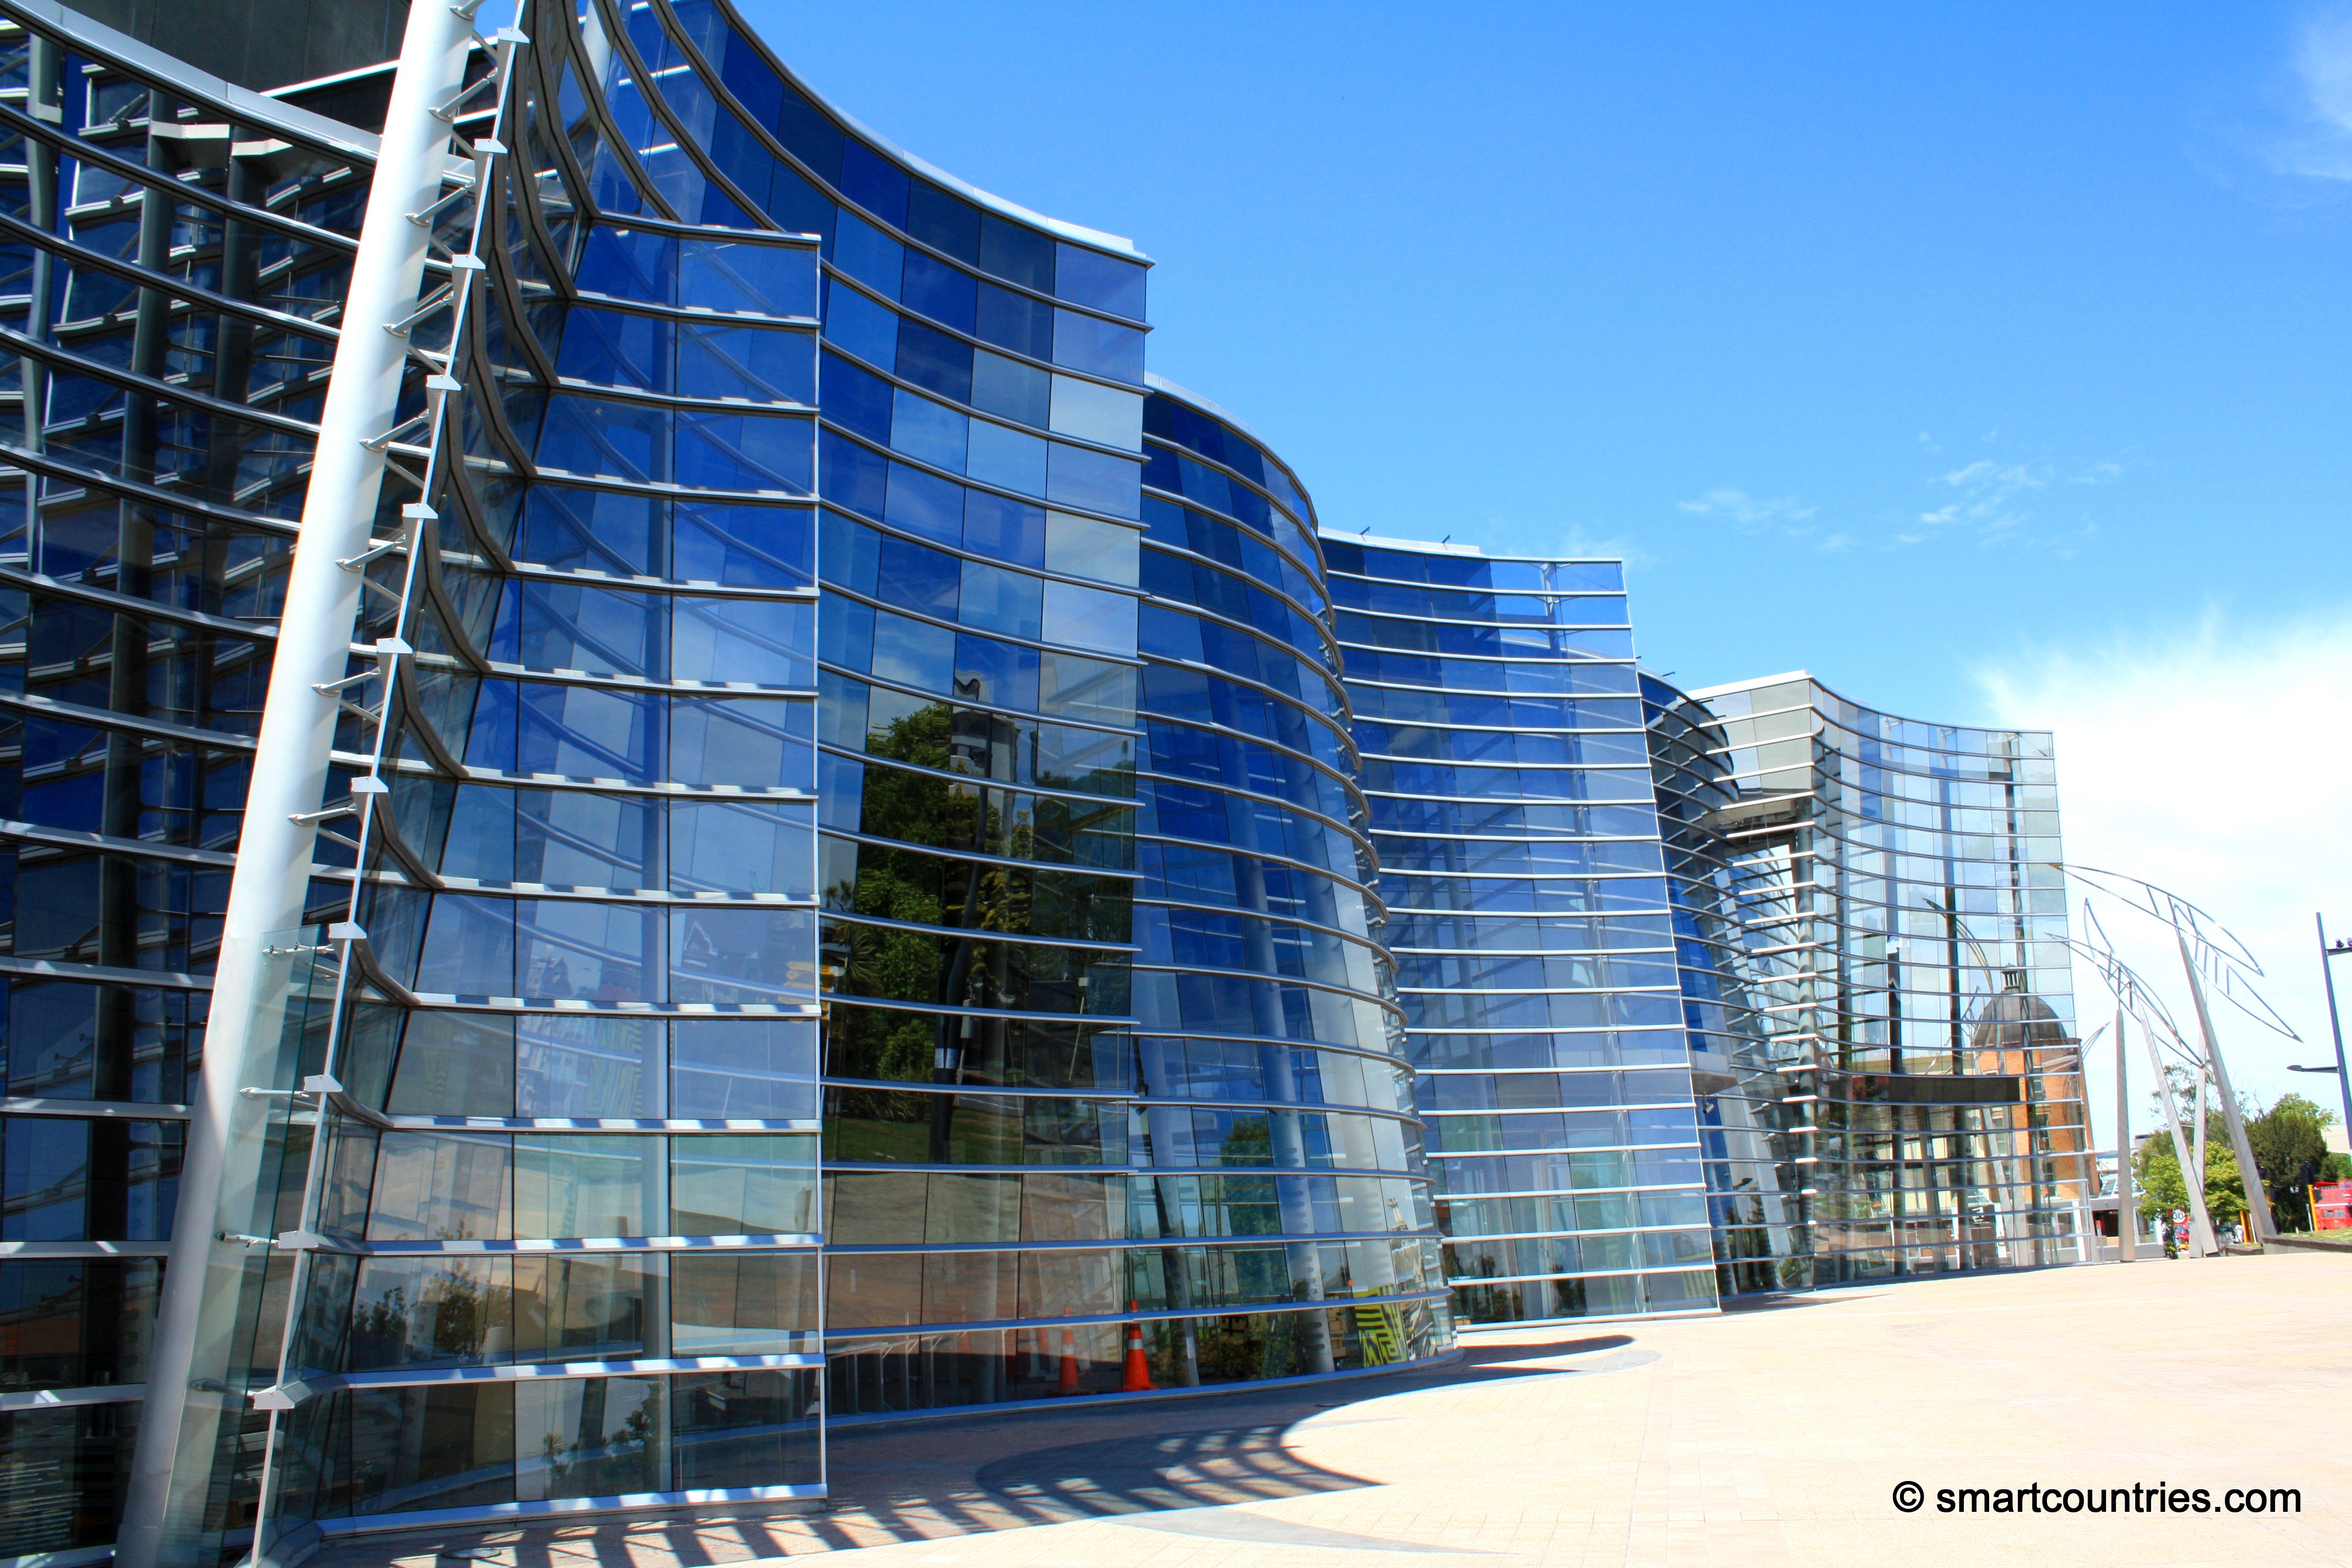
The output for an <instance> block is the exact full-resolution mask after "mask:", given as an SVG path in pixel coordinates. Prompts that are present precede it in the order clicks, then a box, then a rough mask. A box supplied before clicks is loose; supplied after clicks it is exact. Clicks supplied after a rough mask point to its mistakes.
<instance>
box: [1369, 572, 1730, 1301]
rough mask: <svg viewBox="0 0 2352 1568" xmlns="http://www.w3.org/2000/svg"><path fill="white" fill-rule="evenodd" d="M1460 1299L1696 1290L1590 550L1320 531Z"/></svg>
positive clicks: (1644, 762) (1621, 728) (1682, 1096)
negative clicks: (1508, 554)
mask: <svg viewBox="0 0 2352 1568" xmlns="http://www.w3.org/2000/svg"><path fill="white" fill-rule="evenodd" d="M1323 547H1324V552H1325V554H1326V557H1327V558H1328V561H1329V563H1330V568H1331V577H1330V582H1331V592H1332V597H1333V599H1334V600H1335V601H1336V603H1337V605H1338V606H1339V639H1340V641H1341V643H1342V644H1343V645H1344V647H1345V649H1346V658H1347V677H1348V682H1347V683H1348V689H1349V697H1350V699H1351V700H1352V702H1353V704H1354V711H1355V725H1354V735H1355V741H1356V744H1357V747H1358V749H1359V750H1360V752H1361V753H1362V759H1363V760H1362V782H1363V788H1364V793H1365V795H1366V797H1367V799H1368V801H1369V803H1370V811H1371V828H1372V838H1373V842H1374V844H1375V845H1376V846H1377V847H1378V850H1379V856H1380V883H1379V889H1380V896H1381V899H1382V900H1383V901H1384V902H1385V903H1386V904H1387V906H1388V910H1389V923H1388V931H1387V940H1388V945H1389V947H1390V948H1391V951H1392V952H1393V953H1394V954H1395V963H1396V967H1397V990H1398V995H1399V998H1400V1000H1401V1001H1402V1005H1403V1008H1404V1022H1405V1027H1406V1030H1407V1036H1406V1038H1407V1042H1408V1054H1409V1056H1410V1058H1411V1059H1412V1064H1413V1067H1414V1068H1415V1069H1416V1072H1417V1073H1418V1074H1419V1077H1418V1079H1417V1096H1418V1100H1419V1103H1420V1106H1421V1110H1422V1113H1423V1117H1424V1118H1425V1120H1426V1122H1427V1129H1428V1132H1427V1136H1428V1141H1429V1161H1430V1167H1431V1173H1432V1176H1433V1184H1434V1186H1435V1190H1436V1193H1437V1210H1438V1217H1439V1223H1440V1226H1441V1227H1442V1228H1443V1229H1444V1234H1445V1236H1446V1237H1447V1240H1446V1244H1445V1252H1446V1259H1447V1261H1446V1271H1447V1276H1448V1279H1449V1281H1450V1283H1451V1285H1452V1287H1453V1289H1454V1300H1455V1310H1456V1312H1457V1314H1458V1315H1459V1316H1460V1317H1461V1318H1463V1319H1464V1320H1465V1321H1472V1322H1511V1321H1543V1320H1554V1319H1573V1318H1583V1317H1601V1316H1624V1315H1632V1314H1641V1313H1654V1312H1687V1311H1706V1310H1714V1309H1715V1306H1716V1300H1717V1298H1716V1279H1715V1273H1714V1270H1713V1268H1712V1265H1713V1262H1714V1258H1713V1253H1712V1250H1711V1247H1710V1242H1709V1237H1708V1230H1707V1216H1706V1204H1705V1201H1704V1197H1703V1194H1702V1190H1701V1173H1700V1161H1699V1153H1700V1150H1699V1145H1698V1131H1697V1124H1696V1118H1695V1114H1694V1109H1693V1103H1692V1087H1691V1062H1690V1057H1689V1047H1688V1044H1687V1041H1686V1038H1685V1032H1684V1029H1683V1007H1682V999H1681V992H1680V988H1679V984H1678V981H1677V975H1676V968H1675V939H1674V927H1673V921H1672V915H1671V913H1670V906H1669V900H1668V895H1667V882H1666V879H1665V876H1664V860H1663V857H1662V850H1661V847H1660V843H1659V836H1658V819H1657V813H1656V808H1655V806H1654V802H1653V795H1652V789H1651V782H1650V764H1649V756H1648V750H1647V745H1646V742H1645V739H1644V735H1643V713H1642V702H1641V694H1640V689H1639V686H1638V685H1637V681H1636V676H1635V670H1634V666H1633V634H1632V631H1631V629H1630V627H1629V626H1628V623H1627V618H1626V606H1625V596H1624V584H1623V577H1622V570H1621V568H1620V566H1619V564H1618V563H1615V562H1613V561H1532V560H1509V559H1497V558H1489V557H1486V556H1485V555H1483V554H1480V553H1479V552H1476V551H1475V549H1471V548H1468V547H1465V546H1460V545H1454V546H1445V545H1431V544H1423V543H1416V542H1403V541H1389V540H1381V541H1377V542H1373V541H1359V540H1354V539H1349V538H1346V537H1343V536H1337V535H1326V536H1325V538H1324V541H1323Z"/></svg>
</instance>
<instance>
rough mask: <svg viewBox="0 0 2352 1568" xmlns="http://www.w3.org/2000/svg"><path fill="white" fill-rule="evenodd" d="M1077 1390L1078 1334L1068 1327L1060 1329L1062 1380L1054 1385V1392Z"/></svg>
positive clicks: (1061, 1392) (1072, 1391)
mask: <svg viewBox="0 0 2352 1568" xmlns="http://www.w3.org/2000/svg"><path fill="white" fill-rule="evenodd" d="M1077 1391H1078V1336H1077V1335H1076V1334H1075V1333H1073V1332H1071V1331H1069V1330H1068V1329H1064V1330H1063V1331H1062V1381H1061V1382H1060V1383H1059V1384H1057V1385H1056V1386H1055V1389H1054V1392H1055V1393H1056V1394H1076V1392H1077Z"/></svg>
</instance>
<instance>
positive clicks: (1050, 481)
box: [1045, 441, 1143, 517]
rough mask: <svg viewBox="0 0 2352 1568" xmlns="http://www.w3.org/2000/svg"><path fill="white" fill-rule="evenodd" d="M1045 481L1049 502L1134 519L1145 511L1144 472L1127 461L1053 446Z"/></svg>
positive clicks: (1080, 449)
mask: <svg viewBox="0 0 2352 1568" xmlns="http://www.w3.org/2000/svg"><path fill="white" fill-rule="evenodd" d="M1053 448H1054V449H1053V455H1052V462H1051V467H1050V468H1049V469H1048V470H1047V473H1046V479H1045V494H1046V497H1047V499H1048V500H1056V501H1060V502H1062V503H1063V504H1065V505H1067V506H1077V507H1086V508H1087V509H1089V510H1094V511H1102V512H1108V513H1109V514H1110V515H1111V516H1113V517H1134V516H1136V515H1137V514H1138V513H1139V511H1140V510H1142V501H1143V491H1142V486H1143V470H1142V468H1139V467H1138V466H1137V465H1136V464H1134V463H1131V462H1129V461H1128V460H1127V459H1126V458H1116V457H1113V456H1111V455H1110V454H1109V453H1108V452H1095V451H1089V450H1087V449H1086V448H1084V447H1066V446H1064V445H1062V444H1061V443H1060V442H1058V441H1056V442H1055V443H1053Z"/></svg>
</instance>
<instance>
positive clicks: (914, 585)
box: [877, 534, 960, 621]
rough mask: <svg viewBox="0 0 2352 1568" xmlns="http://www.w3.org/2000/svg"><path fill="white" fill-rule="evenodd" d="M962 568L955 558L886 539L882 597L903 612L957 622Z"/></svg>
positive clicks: (880, 577) (881, 572) (879, 578)
mask: <svg viewBox="0 0 2352 1568" xmlns="http://www.w3.org/2000/svg"><path fill="white" fill-rule="evenodd" d="M959 564H960V563H958V561H957V560H956V558H955V557H954V556H952V555H948V554H944V553H942V552H940V551H937V550H930V549H926V548H925V547H924V546H922V545H919V544H917V543H915V542H913V541H911V540H906V539H900V538H898V536H896V535H895V534H893V535H886V536H884V538H883V540H882V552H881V562H880V570H879V573H878V574H877V584H878V587H879V597H881V598H882V599H883V600H884V601H885V602H887V603H889V604H893V605H898V606H899V607H900V608H902V609H908V610H916V611H919V612H921V613H922V614H925V615H930V616H938V617H939V618H940V619H941V620H944V621H951V620H954V619H955V618H956V594H957V584H958V581H959V572H958V566H959Z"/></svg>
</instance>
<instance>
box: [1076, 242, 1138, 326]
mask: <svg viewBox="0 0 2352 1568" xmlns="http://www.w3.org/2000/svg"><path fill="white" fill-rule="evenodd" d="M1057 249H1058V250H1059V251H1060V255H1059V257H1058V258H1057V266H1056V268H1055V278H1054V292H1055V293H1056V294H1059V295H1060V296H1061V297H1062V298H1063V299H1065V300H1076V301H1077V302H1078V303H1079V304H1081V305H1091V306H1093V307H1094V308H1095V309H1096V310H1109V311H1111V312H1113V313H1114V314H1117V315H1121V316H1125V317H1127V318H1128V319H1129V321H1143V320H1146V319H1147V318H1146V317H1145V315H1144V275H1145V269H1144V268H1141V267H1139V266H1137V265H1136V264H1135V263H1133V262H1131V261H1121V260H1118V258H1115V257H1109V256H1105V255H1104V254H1103V253H1102V252H1101V251H1099V250H1090V249H1088V248H1087V247H1085V246H1082V245H1067V244H1065V245H1061V246H1059V247H1057Z"/></svg>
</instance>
